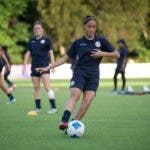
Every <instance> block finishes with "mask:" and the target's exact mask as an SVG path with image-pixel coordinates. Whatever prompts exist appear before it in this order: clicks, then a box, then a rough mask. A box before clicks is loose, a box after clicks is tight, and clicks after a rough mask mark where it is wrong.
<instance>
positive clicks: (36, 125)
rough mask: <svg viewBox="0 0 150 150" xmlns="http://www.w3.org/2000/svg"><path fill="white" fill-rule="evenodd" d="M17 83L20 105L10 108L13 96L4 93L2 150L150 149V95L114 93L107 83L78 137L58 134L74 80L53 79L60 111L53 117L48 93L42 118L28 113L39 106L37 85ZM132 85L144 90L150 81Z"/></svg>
mask: <svg viewBox="0 0 150 150" xmlns="http://www.w3.org/2000/svg"><path fill="white" fill-rule="evenodd" d="M15 83H16V85H17V89H16V91H15V92H14V95H15V96H16V99H17V102H16V104H13V105H6V100H7V97H6V96H5V95H4V94H3V93H2V92H1V91H0V150H149V149H150V95H144V96H123V95H112V94H111V93H110V91H111V89H112V88H111V87H112V81H111V80H102V81H101V83H100V84H101V86H100V88H99V89H98V92H97V96H96V98H95V100H94V101H93V103H92V105H91V107H90V109H89V111H88V112H87V114H86V116H85V117H84V119H83V120H82V121H83V123H84V124H85V134H84V136H83V137H82V138H80V139H72V138H69V137H68V136H66V135H64V134H63V132H62V131H59V130H58V124H59V121H60V118H61V115H62V112H63V110H64V106H65V103H66V101H67V99H68V97H69V88H68V86H69V81H64V80H59V81H56V80H53V81H52V84H51V85H52V87H53V88H54V90H55V91H56V99H57V107H58V113H57V114H56V115H49V114H48V113H47V111H48V109H49V103H48V101H47V96H46V93H45V91H44V90H43V92H42V112H41V113H40V114H39V115H37V116H28V115H27V112H28V111H30V110H32V109H33V108H34V101H33V99H34V98H33V89H32V84H31V81H29V80H25V81H15ZM127 84H128V85H133V86H134V87H135V89H136V90H137V91H138V90H140V87H141V86H142V85H145V84H146V85H149V86H150V80H149V79H134V80H132V79H130V80H128V83H127ZM77 107H78V106H77ZM77 107H76V109H75V111H74V113H75V112H76V110H77ZM74 113H73V114H72V116H73V115H74Z"/></svg>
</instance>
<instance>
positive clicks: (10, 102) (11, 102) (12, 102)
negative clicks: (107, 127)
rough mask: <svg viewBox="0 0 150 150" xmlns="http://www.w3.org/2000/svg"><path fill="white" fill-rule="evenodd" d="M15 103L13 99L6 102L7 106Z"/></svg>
mask: <svg viewBox="0 0 150 150" xmlns="http://www.w3.org/2000/svg"><path fill="white" fill-rule="evenodd" d="M15 102H16V99H15V98H14V99H12V100H9V101H8V102H7V104H8V105H9V104H14V103H15Z"/></svg>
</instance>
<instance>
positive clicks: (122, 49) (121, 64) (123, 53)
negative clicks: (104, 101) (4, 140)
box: [112, 39, 128, 93]
mask: <svg viewBox="0 0 150 150" xmlns="http://www.w3.org/2000/svg"><path fill="white" fill-rule="evenodd" d="M118 45H119V53H120V58H118V59H117V67H116V70H115V73H114V78H113V81H114V90H113V91H112V93H117V92H118V91H117V76H118V74H119V73H120V74H121V79H122V88H121V92H125V86H126V77H125V68H126V65H127V58H128V47H127V45H126V42H125V40H124V39H120V40H119V41H118Z"/></svg>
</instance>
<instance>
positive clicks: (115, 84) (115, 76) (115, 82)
mask: <svg viewBox="0 0 150 150" xmlns="http://www.w3.org/2000/svg"><path fill="white" fill-rule="evenodd" d="M118 74H119V71H118V69H116V70H115V73H114V77H113V81H114V90H113V91H114V92H115V91H117V76H118Z"/></svg>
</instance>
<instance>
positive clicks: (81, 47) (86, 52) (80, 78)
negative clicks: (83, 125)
mask: <svg viewBox="0 0 150 150" xmlns="http://www.w3.org/2000/svg"><path fill="white" fill-rule="evenodd" d="M83 23H84V29H85V35H84V36H83V37H81V38H80V39H77V40H75V41H74V42H73V44H72V45H71V48H70V49H69V51H68V52H67V54H66V55H65V56H63V57H62V58H60V59H59V60H58V61H56V62H55V63H54V64H52V65H50V66H48V67H46V68H37V71H39V72H45V71H47V70H49V69H52V68H54V67H57V66H59V65H61V64H63V63H65V62H66V61H67V60H68V59H69V58H73V59H74V58H75V57H76V63H75V66H74V70H73V77H72V79H71V82H70V88H71V94H70V99H69V101H68V103H67V105H66V108H65V111H64V113H63V116H62V120H61V123H60V124H59V129H61V130H65V129H66V128H67V126H68V121H69V118H70V116H71V113H72V111H73V109H74V107H75V105H76V103H77V102H78V101H79V99H80V96H81V94H82V93H83V99H82V103H81V106H80V108H79V110H78V112H77V114H76V115H75V117H74V119H75V120H81V119H82V117H83V116H84V115H85V113H86V112H87V110H88V108H89V106H90V104H91V102H92V101H93V99H94V96H95V94H96V91H97V88H98V85H99V63H100V62H101V59H102V57H110V58H118V57H119V53H118V52H117V50H115V49H114V48H113V47H112V46H111V44H110V43H109V42H108V41H107V40H106V39H105V38H104V37H102V36H99V35H97V34H96V29H97V21H96V18H95V17H94V16H87V17H85V18H84V20H83Z"/></svg>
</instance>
